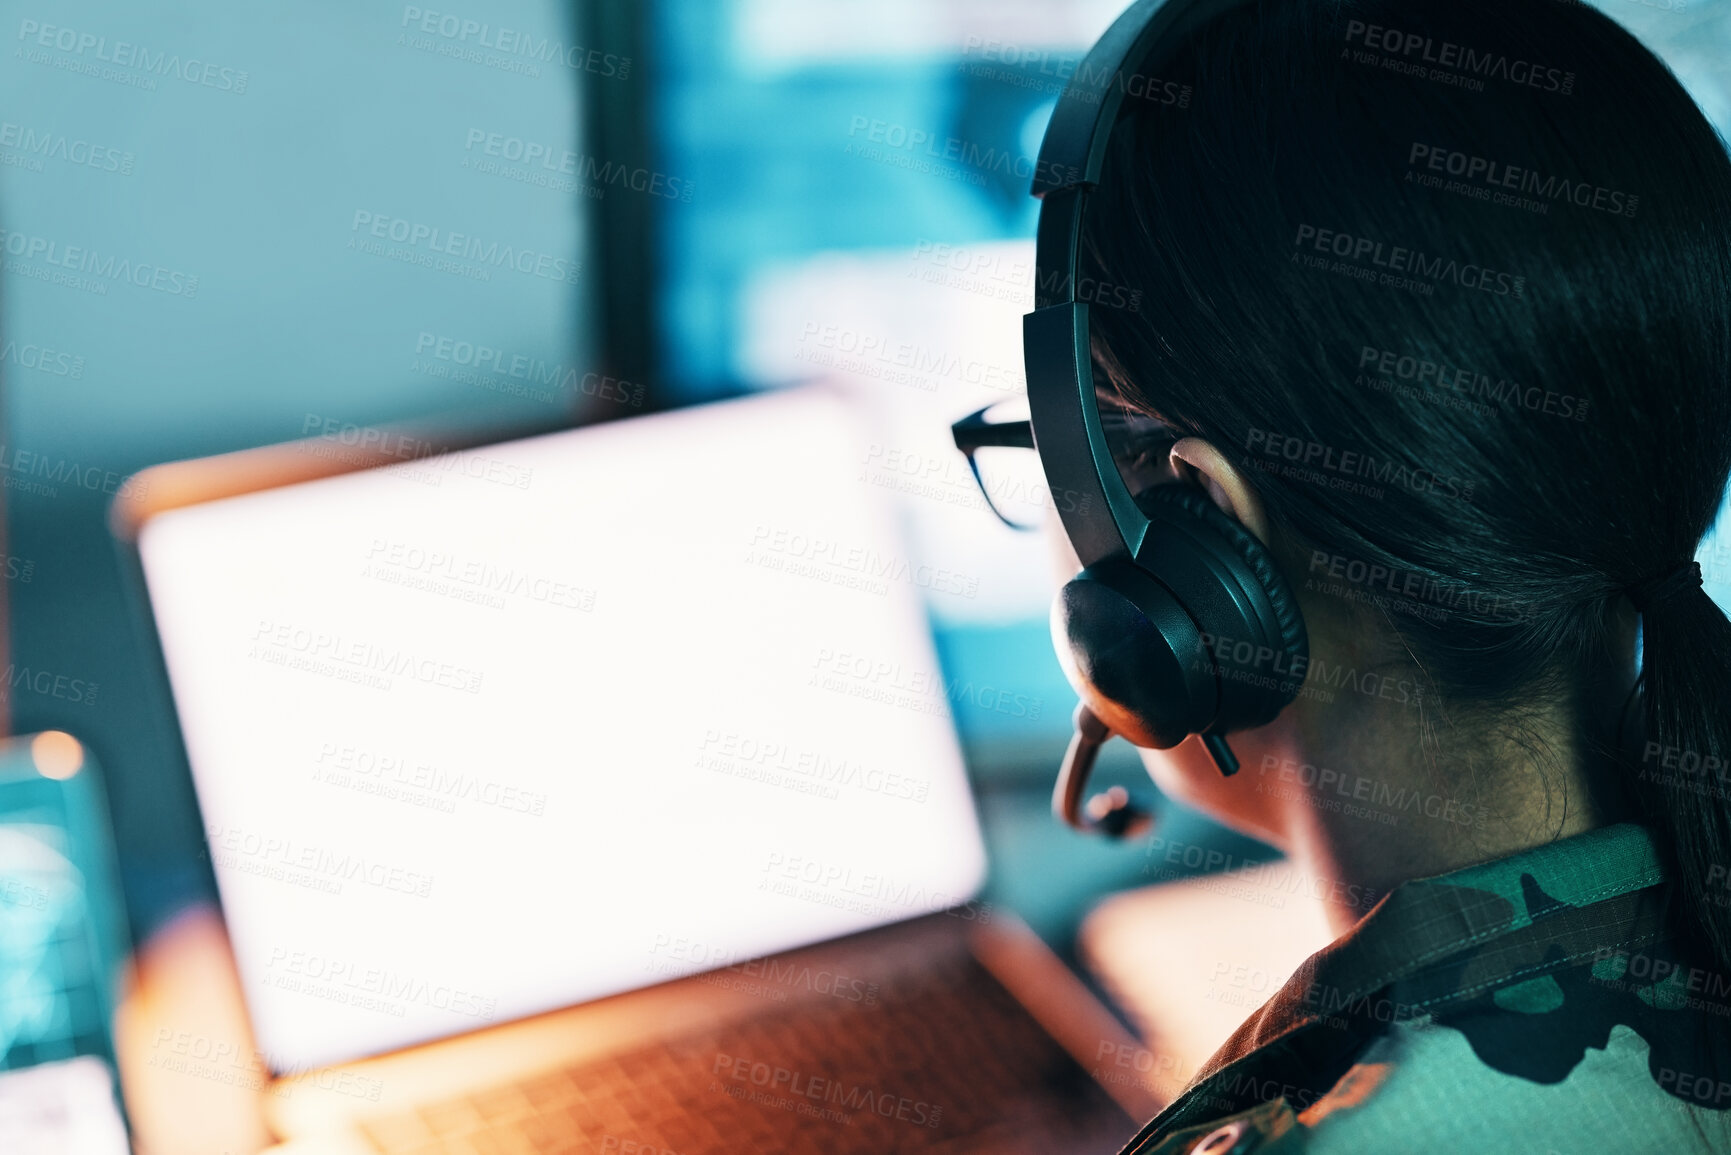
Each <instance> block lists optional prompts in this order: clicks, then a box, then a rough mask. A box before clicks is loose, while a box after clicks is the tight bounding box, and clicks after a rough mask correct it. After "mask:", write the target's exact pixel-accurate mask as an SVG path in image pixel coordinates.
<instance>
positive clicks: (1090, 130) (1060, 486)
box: [1022, 0, 1248, 566]
mask: <svg viewBox="0 0 1731 1155" xmlns="http://www.w3.org/2000/svg"><path fill="white" fill-rule="evenodd" d="M1247 2H1248V0H1136V3H1134V4H1132V5H1131V6H1130V7H1129V8H1128V9H1126V10H1125V11H1124V13H1123V14H1122V15H1120V16H1119V17H1118V19H1117V20H1115V21H1113V23H1112V26H1111V27H1110V28H1109V29H1107V30H1106V34H1105V35H1104V36H1102V37H1100V39H1099V41H1098V42H1097V43H1096V44H1095V45H1094V47H1093V48H1092V49H1090V50H1089V52H1088V55H1087V56H1086V57H1084V58H1083V60H1082V62H1081V64H1080V65H1079V66H1078V67H1077V69H1076V71H1075V72H1074V73H1072V74H1071V77H1070V81H1069V83H1068V84H1067V85H1066V86H1065V88H1064V91H1063V94H1062V95H1061V96H1059V98H1058V104H1057V107H1056V108H1054V109H1053V110H1052V119H1051V121H1050V122H1049V123H1048V124H1047V126H1046V136H1045V139H1044V140H1043V141H1042V142H1041V145H1040V160H1039V163H1038V165H1036V166H1035V169H1034V185H1033V195H1034V196H1036V197H1038V198H1040V223H1039V231H1038V234H1037V239H1036V242H1035V256H1034V260H1035V269H1036V276H1035V278H1034V282H1035V289H1034V311H1033V312H1031V313H1029V314H1027V315H1026V316H1025V317H1023V319H1022V357H1023V365H1024V368H1025V370H1026V372H1027V379H1028V409H1029V414H1028V415H1029V418H1030V420H1031V422H1032V424H1033V428H1034V441H1035V444H1036V446H1037V447H1038V449H1039V454H1040V463H1041V466H1042V467H1043V468H1044V470H1045V473H1046V484H1047V485H1048V486H1049V487H1050V488H1051V491H1052V492H1053V493H1065V494H1070V495H1074V497H1075V498H1076V500H1074V501H1062V502H1055V503H1054V504H1056V505H1057V506H1058V510H1059V516H1060V517H1061V518H1062V520H1063V525H1064V532H1065V534H1066V535H1067V536H1068V537H1069V539H1070V544H1071V545H1072V546H1074V547H1075V550H1076V555H1077V557H1078V558H1079V559H1080V560H1081V562H1082V564H1083V565H1084V566H1091V565H1094V564H1096V563H1098V562H1101V561H1103V560H1105V559H1107V558H1110V557H1116V556H1124V557H1129V558H1135V557H1136V556H1137V555H1138V554H1139V552H1140V551H1141V549H1142V545H1143V542H1144V541H1145V540H1146V538H1147V535H1148V526H1149V519H1148V516H1147V515H1146V514H1145V513H1143V512H1142V510H1140V509H1139V508H1137V505H1136V503H1135V501H1134V500H1132V499H1131V495H1130V491H1129V489H1128V488H1127V487H1126V486H1125V484H1124V481H1123V478H1121V477H1120V476H1119V475H1118V470H1117V467H1116V466H1115V465H1114V464H1113V461H1112V453H1111V449H1110V447H1109V446H1108V444H1107V442H1106V434H1105V431H1104V430H1103V429H1102V428H1101V425H1100V411H1099V407H1098V405H1097V404H1096V403H1095V399H1094V370H1093V356H1092V354H1091V352H1090V350H1089V338H1088V333H1089V330H1088V303H1087V301H1085V300H1084V301H1078V300H1077V299H1076V287H1077V284H1078V283H1079V281H1080V276H1081V267H1080V266H1081V256H1082V254H1081V236H1082V214H1083V211H1084V209H1085V208H1086V206H1087V203H1088V197H1089V194H1090V193H1092V192H1093V190H1094V188H1095V186H1096V185H1098V183H1099V179H1100V168H1101V165H1102V164H1103V162H1104V160H1105V155H1106V142H1107V140H1108V139H1109V138H1110V137H1111V134H1112V128H1113V126H1114V125H1115V124H1116V123H1117V120H1118V112H1119V109H1120V108H1121V107H1122V105H1123V102H1124V97H1125V95H1126V94H1127V92H1128V90H1129V85H1130V82H1131V81H1134V80H1135V79H1136V77H1137V76H1138V74H1145V73H1149V72H1151V71H1152V70H1153V69H1154V68H1155V67H1156V66H1158V65H1161V64H1163V63H1164V62H1165V60H1166V59H1167V58H1168V57H1169V56H1170V55H1171V52H1172V50H1173V49H1174V48H1175V47H1176V46H1177V45H1179V44H1181V43H1182V42H1183V39H1184V37H1183V33H1185V32H1187V31H1189V30H1190V29H1192V28H1194V27H1196V26H1197V25H1199V24H1201V23H1202V22H1204V21H1206V20H1210V19H1212V18H1213V17H1215V16H1217V15H1218V14H1220V13H1221V12H1225V11H1227V10H1229V9H1232V8H1235V7H1238V6H1239V5H1240V4H1244V3H1247ZM1054 273H1056V274H1057V275H1056V276H1054V275H1052V274H1054ZM1096 509H1103V510H1106V511H1107V512H1108V513H1109V514H1110V515H1111V516H1110V517H1109V518H1103V517H1100V516H1099V515H1097V514H1094V513H1093V511H1094V510H1096Z"/></svg>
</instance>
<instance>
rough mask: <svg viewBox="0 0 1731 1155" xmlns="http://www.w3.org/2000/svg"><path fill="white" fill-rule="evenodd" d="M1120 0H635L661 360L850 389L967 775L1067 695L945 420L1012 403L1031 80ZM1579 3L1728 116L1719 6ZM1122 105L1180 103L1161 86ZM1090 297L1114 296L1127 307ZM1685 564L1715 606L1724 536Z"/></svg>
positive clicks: (1730, 101)
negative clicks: (908, 554) (920, 596)
mask: <svg viewBox="0 0 1731 1155" xmlns="http://www.w3.org/2000/svg"><path fill="white" fill-rule="evenodd" d="M1124 7H1125V5H1124V3H1123V2H1122V0H1013V2H1002V0H941V2H934V0H888V2H882V0H876V2H871V3H866V2H863V0H830V2H828V3H811V2H810V0H723V2H718V3H703V4H695V3H684V2H680V0H661V2H660V3H657V4H656V5H655V6H654V9H653V11H654V17H653V22H652V25H653V39H654V43H655V49H656V54H657V70H658V71H657V83H656V87H655V96H654V99H655V110H656V112H655V121H654V123H655V129H656V134H657V141H658V148H659V152H660V161H659V163H660V164H661V165H662V166H663V167H664V168H665V169H666V170H667V171H668V172H669V173H671V174H676V175H677V176H678V177H679V178H680V179H681V181H682V182H683V185H682V187H683V188H685V189H686V190H688V191H690V192H691V195H690V196H684V195H681V196H678V197H669V198H666V199H665V200H664V201H663V202H661V203H660V204H659V206H658V207H659V220H660V240H659V243H658V248H659V251H660V253H661V257H660V266H659V269H658V289H657V294H658V295H657V297H656V311H657V317H658V325H659V329H658V332H659V337H660V341H659V348H660V356H661V358H662V375H663V377H664V378H665V379H666V381H667V383H668V385H669V389H670V392H671V393H672V394H673V395H674V396H677V397H679V398H685V399H691V400H696V399H699V398H703V397H709V396H716V395H723V394H727V393H731V392H735V391H739V390H746V389H758V388H774V387H780V386H784V385H788V384H791V383H794V382H798V381H806V380H812V379H818V378H828V379H833V380H836V381H839V382H842V383H844V384H845V385H847V386H848V387H850V388H851V389H853V390H855V391H857V392H858V393H859V394H861V395H862V396H865V397H867V398H869V399H870V401H871V404H872V406H873V407H874V408H875V410H876V411H877V413H878V415H879V426H878V428H877V429H876V430H874V431H873V441H872V443H871V445H870V447H869V448H868V450H867V451H866V453H865V455H864V457H863V459H862V460H861V461H860V462H859V467H860V470H861V472H862V474H864V475H866V476H867V477H868V478H869V479H870V480H871V481H873V482H874V483H877V484H880V485H882V486H884V487H886V488H887V489H890V490H893V491H895V492H896V493H898V494H899V495H900V496H901V498H902V500H901V506H902V508H903V512H904V515H905V517H906V518H907V520H908V522H909V523H910V530H911V533H912V537H913V540H914V541H915V543H916V549H917V550H918V551H919V557H920V560H922V561H924V562H927V563H929V564H930V565H931V567H932V573H933V574H934V577H933V580H932V582H931V583H930V587H929V588H928V590H927V593H928V601H929V603H930V605H931V608H932V611H933V615H934V618H935V620H936V622H937V624H938V628H939V642H940V649H941V651H942V653H943V656H944V660H945V676H946V687H945V689H946V693H947V694H948V696H949V699H950V702H951V707H952V710H953V711H954V713H955V716H956V721H957V724H958V726H959V727H960V729H961V731H962V734H963V736H964V739H965V741H966V743H967V746H968V749H969V752H970V755H971V756H972V757H973V759H974V761H975V762H976V764H977V765H979V766H981V767H982V768H984V769H985V770H986V771H987V772H988V773H1013V772H1016V771H1017V770H1022V771H1025V772H1028V773H1030V774H1042V775H1043V774H1047V773H1050V770H1051V767H1052V766H1053V765H1055V760H1056V758H1057V757H1058V755H1059V754H1060V753H1061V751H1062V749H1063V746H1064V743H1065V741H1066V740H1067V738H1068V734H1069V729H1068V727H1069V715H1070V710H1071V707H1072V705H1073V704H1074V700H1075V699H1074V696H1073V695H1072V694H1071V692H1070V690H1069V688H1068V686H1067V685H1066V684H1065V682H1064V679H1063V676H1062V673H1061V672H1060V670H1059V667H1058V664H1057V661H1056V659H1055V658H1054V657H1053V655H1052V650H1051V643H1050V640H1049V636H1048V630H1047V624H1046V614H1047V609H1048V606H1049V604H1050V601H1051V597H1052V594H1053V592H1054V586H1053V583H1052V580H1051V578H1052V566H1051V563H1050V561H1049V559H1048V556H1047V549H1046V544H1045V543H1044V542H1043V541H1042V540H1041V537H1042V535H1040V534H1037V533H1022V534H1018V533H1015V532H1012V531H1010V530H1009V529H1006V528H1005V527H1004V526H1003V525H1002V524H1000V522H999V521H998V520H997V519H996V518H994V517H993V516H992V514H991V512H990V511H988V510H987V509H986V508H985V505H984V503H983V502H982V501H981V498H980V493H979V490H978V488H977V486H976V484H975V481H974V478H973V477H972V476H971V474H970V471H969V469H968V466H967V463H966V462H965V461H964V460H963V458H962V457H961V456H960V455H959V454H958V453H957V452H956V451H955V448H954V446H953V445H952V444H951V443H950V439H949V435H948V425H949V423H950V422H951V421H954V420H955V419H956V418H958V417H961V416H962V415H964V414H966V413H969V412H971V411H973V410H975V409H979V408H981V407H983V406H985V405H988V404H991V403H992V402H995V401H1005V400H1009V399H1012V398H1017V397H1020V396H1021V395H1022V393H1023V392H1024V388H1025V385H1024V380H1023V370H1022V329H1021V325H1022V315H1023V314H1024V313H1026V312H1028V311H1029V309H1031V308H1032V306H1033V298H1034V281H1033V279H1034V243H1033V235H1034V226H1035V220H1036V210H1037V202H1035V201H1034V200H1033V199H1032V198H1031V197H1030V196H1029V195H1028V189H1029V183H1030V179H1031V177H1032V176H1033V173H1034V169H1035V166H1036V165H1037V164H1038V154H1039V146H1040V141H1041V138H1042V135H1043V134H1044V131H1045V126H1046V119H1047V117H1048V116H1049V114H1050V112H1051V109H1052V107H1053V105H1054V103H1055V102H1056V99H1057V96H1058V93H1059V92H1060V91H1061V90H1062V88H1063V86H1064V84H1065V82H1066V81H1067V80H1068V78H1069V77H1070V75H1071V74H1072V73H1073V72H1074V71H1075V69H1076V66H1077V65H1078V64H1079V63H1080V61H1081V58H1082V56H1083V54H1084V53H1085V52H1086V50H1087V48H1088V47H1089V46H1090V45H1092V44H1093V42H1094V41H1095V40H1096V39H1097V38H1098V37H1099V35H1100V33H1101V32H1102V31H1103V30H1104V29H1105V28H1106V26H1107V25H1108V24H1110V22H1111V21H1112V19H1113V18H1114V17H1115V16H1117V14H1118V13H1119V12H1120V11H1121V10H1122V9H1123V8H1124ZM1599 7H1601V8H1602V9H1604V10H1605V11H1606V12H1607V13H1608V14H1609V15H1610V16H1612V17H1613V18H1614V19H1616V20H1618V21H1620V22H1621V23H1623V24H1624V25H1626V26H1627V27H1629V28H1630V29H1631V30H1632V31H1634V32H1635V33H1636V34H1637V35H1638V36H1640V37H1641V38H1642V39H1643V40H1644V41H1645V42H1646V43H1648V44H1649V45H1650V46H1652V47H1653V49H1654V50H1655V51H1656V52H1657V53H1658V55H1659V56H1660V57H1661V58H1663V59H1665V60H1666V61H1667V62H1668V63H1669V64H1670V66H1671V67H1672V68H1673V69H1674V70H1675V71H1676V72H1677V73H1678V75H1679V76H1680V77H1681V79H1682V80H1683V82H1684V84H1685V86H1686V87H1688V88H1689V90H1690V92H1691V94H1692V95H1693V96H1694V98H1695V99H1696V101H1697V102H1698V103H1700V105H1701V106H1702V108H1703V109H1704V110H1705V111H1706V113H1707V115H1708V116H1709V117H1710V118H1712V119H1713V120H1714V122H1715V123H1716V124H1717V125H1719V126H1720V128H1721V130H1722V131H1725V130H1727V129H1731V3H1726V2H1724V0H1688V4H1687V8H1686V9H1685V4H1684V0H1601V2H1600V3H1599ZM1149 95H1150V98H1151V99H1158V100H1161V101H1164V102H1167V103H1172V104H1182V103H1184V102H1187V101H1188V100H1189V98H1190V93H1189V91H1188V90H1186V89H1185V88H1184V87H1183V86H1181V85H1177V84H1166V83H1165V82H1161V87H1160V89H1159V91H1158V92H1157V93H1151V94H1149ZM1102 291H1113V292H1118V293H1122V294H1129V293H1130V290H1129V289H1126V288H1121V287H1120V288H1118V289H1111V288H1110V287H1107V288H1105V289H1103V290H1102ZM1114 303H1115V304H1118V305H1120V306H1121V307H1124V308H1129V309H1131V310H1134V309H1135V308H1136V301H1135V300H1134V299H1133V298H1132V297H1128V296H1127V297H1126V299H1125V300H1123V301H1115V302H1114ZM1028 456H1029V457H1032V455H1031V454H1030V455H1028ZM1702 567H1703V570H1704V572H1705V575H1706V579H1707V581H1708V583H1709V588H1710V589H1712V591H1713V593H1714V595H1715V596H1716V597H1719V598H1720V599H1721V600H1722V602H1723V603H1724V604H1731V539H1728V538H1727V536H1726V534H1725V529H1724V527H1723V526H1721V528H1720V530H1719V531H1718V532H1717V533H1716V535H1715V536H1714V537H1713V538H1710V539H1709V541H1708V542H1707V543H1706V546H1705V547H1704V550H1703V554H1702ZM1109 749H1110V748H1109ZM1138 776H1139V774H1138Z"/></svg>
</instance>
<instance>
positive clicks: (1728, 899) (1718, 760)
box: [1629, 563, 1731, 969]
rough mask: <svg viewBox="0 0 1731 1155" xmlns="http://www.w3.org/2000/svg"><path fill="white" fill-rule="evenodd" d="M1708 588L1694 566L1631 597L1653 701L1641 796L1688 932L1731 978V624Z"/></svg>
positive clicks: (1639, 778)
mask: <svg viewBox="0 0 1731 1155" xmlns="http://www.w3.org/2000/svg"><path fill="white" fill-rule="evenodd" d="M1700 583H1701V568H1700V566H1699V565H1698V564H1694V563H1691V565H1689V566H1685V567H1683V568H1681V569H1679V570H1677V571H1675V572H1673V573H1671V574H1668V575H1666V576H1665V577H1664V578H1661V579H1660V580H1659V581H1658V582H1654V583H1648V584H1647V588H1646V589H1643V588H1642V587H1641V586H1636V587H1634V588H1632V589H1630V590H1629V595H1630V600H1631V601H1634V602H1635V603H1636V608H1637V609H1639V610H1640V611H1641V650H1642V657H1641V669H1642V681H1643V683H1644V684H1645V695H1644V696H1645V698H1646V711H1645V723H1646V727H1645V728H1646V737H1645V741H1644V742H1643V743H1642V749H1641V762H1640V768H1639V770H1638V772H1637V773H1636V774H1635V776H1634V782H1635V787H1634V789H1635V795H1636V797H1637V799H1638V800H1639V802H1640V804H1641V807H1642V809H1643V811H1644V812H1645V817H1646V820H1647V823H1648V825H1649V827H1650V828H1651V829H1652V830H1653V832H1654V835H1655V837H1656V839H1657V840H1658V842H1659V843H1660V846H1661V848H1662V851H1668V852H1669V857H1670V859H1671V861H1672V864H1673V866H1674V868H1675V870H1676V873H1677V877H1676V891H1677V896H1678V898H1679V900H1680V903H1679V905H1680V913H1681V914H1682V915H1683V918H1684V919H1685V921H1686V924H1687V925H1686V927H1685V929H1686V931H1688V932H1692V937H1694V938H1695V939H1696V940H1697V945H1698V946H1699V947H1702V948H1705V949H1706V950H1707V951H1709V952H1710V953H1711V956H1712V958H1713V960H1714V961H1715V963H1716V964H1717V965H1718V966H1719V967H1721V968H1725V969H1731V619H1728V618H1727V617H1726V616H1725V611H1724V610H1723V609H1721V608H1720V607H1719V605H1718V604H1717V603H1716V602H1714V600H1713V599H1712V598H1710V597H1709V596H1707V592H1706V591H1705V590H1704V589H1702V588H1701V584H1700ZM1667 586H1669V588H1666V587H1667ZM1643 595H1644V596H1643Z"/></svg>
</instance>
